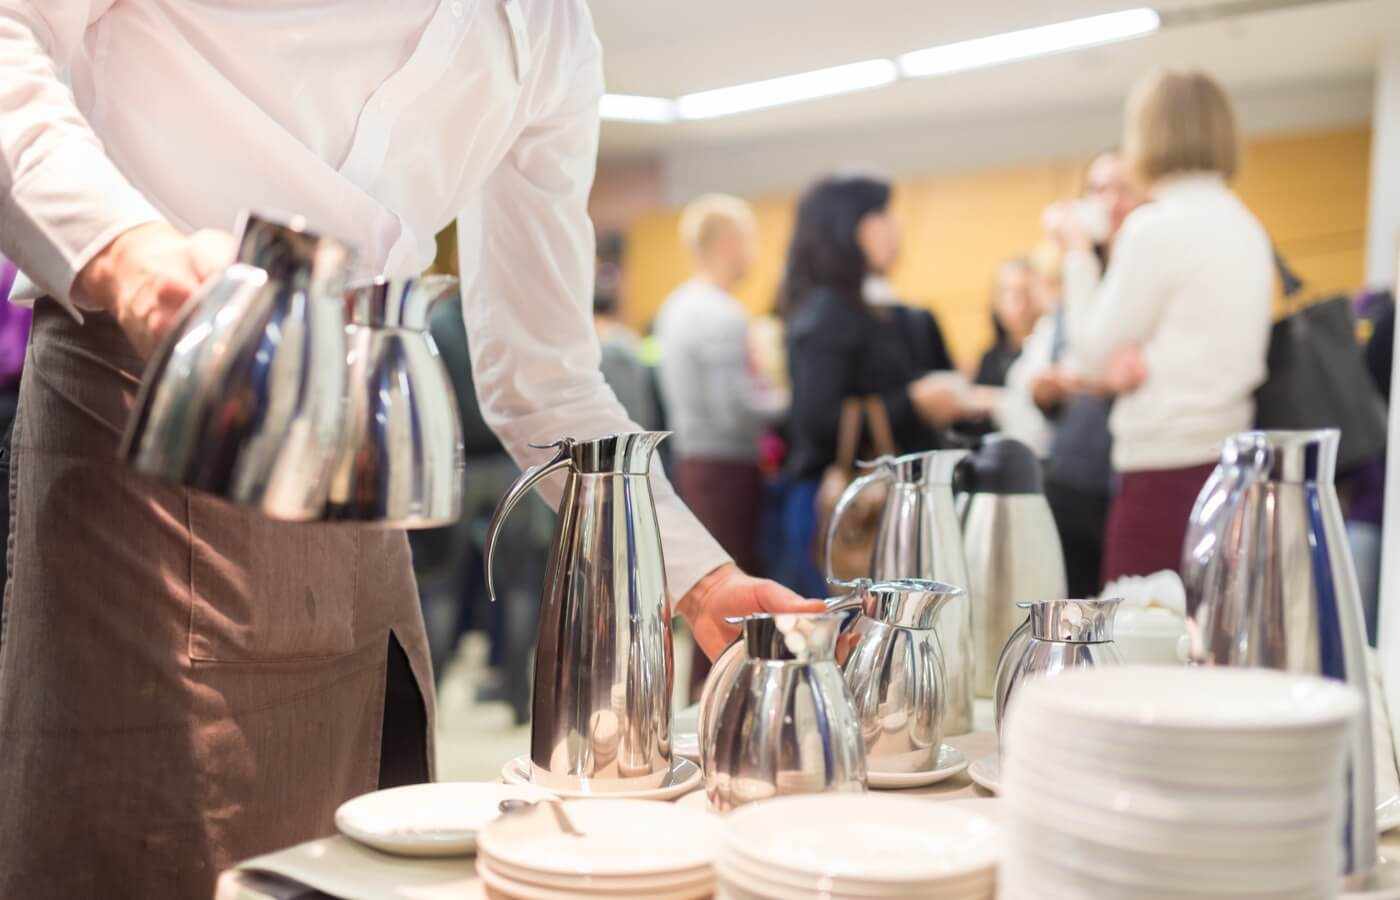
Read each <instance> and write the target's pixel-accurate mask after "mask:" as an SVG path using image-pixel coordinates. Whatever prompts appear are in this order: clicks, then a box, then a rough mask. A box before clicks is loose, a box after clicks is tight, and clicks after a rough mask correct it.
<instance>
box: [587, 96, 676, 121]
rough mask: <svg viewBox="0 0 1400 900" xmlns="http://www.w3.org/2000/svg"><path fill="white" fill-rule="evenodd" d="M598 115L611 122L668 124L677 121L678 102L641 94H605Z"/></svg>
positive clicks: (599, 102) (667, 98) (599, 105)
mask: <svg viewBox="0 0 1400 900" xmlns="http://www.w3.org/2000/svg"><path fill="white" fill-rule="evenodd" d="M598 115H599V116H601V117H602V118H603V119H604V120H606V121H609V122H650V123H662V124H664V123H666V122H674V121H675V120H676V101H674V100H672V99H670V98H669V97H643V96H641V95H639V94H604V95H603V98H602V99H601V100H600V101H598Z"/></svg>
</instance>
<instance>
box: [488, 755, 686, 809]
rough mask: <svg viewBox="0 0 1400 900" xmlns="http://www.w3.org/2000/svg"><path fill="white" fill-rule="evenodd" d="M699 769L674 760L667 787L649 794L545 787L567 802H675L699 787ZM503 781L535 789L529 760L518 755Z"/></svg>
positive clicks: (505, 769)
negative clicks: (596, 800)
mask: <svg viewBox="0 0 1400 900" xmlns="http://www.w3.org/2000/svg"><path fill="white" fill-rule="evenodd" d="M700 775H701V773H700V767H699V766H697V765H696V764H695V763H693V762H691V761H690V760H688V759H683V758H681V757H674V758H673V759H672V760H671V776H670V779H669V781H668V783H667V784H665V785H663V786H661V787H659V788H652V789H651V790H646V791H607V792H601V791H576V790H570V789H568V788H545V790H547V791H550V792H551V793H553V794H554V795H555V796H558V797H563V798H565V799H567V800H590V799H599V800H674V799H676V798H677V797H682V796H684V795H686V794H689V793H690V792H691V791H693V790H695V789H696V788H697V787H699V786H700ZM501 780H502V781H504V782H505V783H506V784H524V785H531V786H534V782H533V781H531V779H530V757H528V756H523V755H522V756H517V757H516V758H515V759H512V760H511V761H510V762H508V763H506V764H505V765H504V766H503V767H502V768H501Z"/></svg>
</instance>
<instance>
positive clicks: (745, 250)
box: [656, 195, 786, 571]
mask: <svg viewBox="0 0 1400 900" xmlns="http://www.w3.org/2000/svg"><path fill="white" fill-rule="evenodd" d="M681 238H682V240H683V241H684V242H685V245H686V247H687V248H688V249H689V250H690V252H691V255H692V257H693V259H694V264H695V274H694V276H693V277H692V278H691V279H690V280H689V281H686V282H685V283H684V284H682V285H680V286H679V287H677V288H676V289H675V290H674V291H673V292H672V293H671V295H670V296H669V297H668V298H667V299H666V302H665V303H664V304H663V306H662V308H661V312H660V314H659V315H658V316H657V320H656V336H657V339H658V341H659V342H660V346H661V360H660V376H661V394H662V398H663V400H664V402H665V405H666V409H667V412H668V414H669V417H670V421H671V427H672V428H673V430H674V431H675V438H674V447H673V451H674V453H675V458H676V482H677V487H678V489H679V490H680V494H681V497H682V498H683V499H684V500H685V501H686V503H687V504H688V505H689V506H690V508H691V510H692V511H694V513H695V514H696V516H698V517H699V519H700V521H701V522H702V523H704V524H705V527H706V528H708V529H709V530H710V533H711V534H713V535H714V536H715V537H716V538H718V540H719V542H720V544H721V545H722V546H723V547H724V549H725V550H726V551H727V552H728V553H729V554H730V555H731V556H733V557H734V561H735V562H736V563H738V564H739V565H740V566H741V567H743V568H744V570H745V571H754V570H755V567H756V565H757V558H756V557H757V549H756V545H757V535H756V526H757V523H758V519H759V504H760V500H761V497H762V479H761V476H760V473H759V468H758V436H759V432H760V431H761V430H762V428H763V427H764V425H765V424H767V423H768V422H770V421H772V420H774V419H776V418H777V417H778V416H780V415H781V414H782V412H783V410H784V409H785V408H786V397H785V394H784V393H783V392H781V391H779V390H777V389H775V388H772V387H770V386H768V385H766V384H764V383H763V380H762V379H761V378H760V377H759V376H758V374H757V373H756V371H755V369H754V367H753V366H751V365H750V360H749V349H748V316H747V315H746V313H745V311H744V307H743V306H742V304H740V302H739V301H738V300H737V299H735V297H734V296H733V295H732V294H731V293H730V291H732V290H733V288H734V286H735V285H736V284H738V282H739V281H741V280H742V279H743V278H744V276H745V275H746V274H747V273H748V270H749V267H750V266H751V265H752V262H753V258H754V245H755V243H756V229H755V225H754V218H753V213H752V211H751V210H750V209H749V207H748V205H747V204H746V203H744V201H742V200H740V199H738V198H737V197H728V196H722V195H708V196H705V197H701V198H699V199H698V200H695V201H694V202H692V203H691V204H690V205H689V206H688V207H686V210H685V212H684V213H683V215H682V217H681Z"/></svg>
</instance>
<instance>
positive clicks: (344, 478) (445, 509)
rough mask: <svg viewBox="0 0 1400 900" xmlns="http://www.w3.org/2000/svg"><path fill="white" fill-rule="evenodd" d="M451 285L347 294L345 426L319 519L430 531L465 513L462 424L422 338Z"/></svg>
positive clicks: (429, 342) (371, 285)
mask: <svg viewBox="0 0 1400 900" xmlns="http://www.w3.org/2000/svg"><path fill="white" fill-rule="evenodd" d="M456 286H457V279H455V278H453V277H451V276H449V275H428V276H425V277H422V278H395V279H390V278H383V277H380V278H375V279H373V280H371V281H367V282H363V283H360V284H356V285H352V286H351V288H350V290H349V291H347V292H346V295H345V312H346V318H347V319H348V320H349V324H348V325H346V328H345V336H346V343H347V344H348V355H347V357H346V365H347V367H348V372H349V389H348V394H347V397H346V412H345V419H346V421H345V429H344V434H343V440H342V444H341V447H340V453H339V457H338V458H337V460H336V465H335V469H334V471H333V473H332V476H331V485H330V495H329V497H328V498H327V502H326V511H325V513H324V516H323V517H324V518H326V519H331V520H342V521H351V522H363V523H373V524H375V525H381V526H387V527H391V528H432V527H434V526H438V525H447V524H450V523H452V522H455V521H457V519H458V518H459V517H460V516H461V515H462V478H463V473H464V471H465V467H466V458H465V454H464V452H463V446H462V425H461V422H460V421H459V419H458V415H457V402H456V395H455V393H454V392H453V390H452V379H451V378H450V376H449V375H448V372H447V367H446V366H445V365H443V362H442V357H441V356H439V355H438V351H437V345H436V344H434V343H433V338H432V335H431V334H429V333H428V317H429V315H430V313H431V311H432V308H433V306H434V304H436V303H437V302H438V301H439V300H441V299H443V298H444V297H446V296H448V295H449V294H451V292H452V291H453V289H454V288H455V287H456Z"/></svg>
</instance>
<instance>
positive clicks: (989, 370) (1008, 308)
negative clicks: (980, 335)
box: [973, 257, 1040, 387]
mask: <svg viewBox="0 0 1400 900" xmlns="http://www.w3.org/2000/svg"><path fill="white" fill-rule="evenodd" d="M1034 279H1035V272H1034V271H1033V270H1032V269H1031V264H1030V260H1028V259H1026V258H1025V257H1016V258H1015V259H1008V260H1006V261H1005V262H1003V263H1002V264H1001V265H1000V266H997V277H996V285H995V286H994V288H993V291H992V330H993V332H994V333H995V335H996V340H995V341H994V342H993V344H992V346H991V347H988V348H987V352H986V353H983V354H982V361H981V362H980V363H979V364H978V366H977V376H976V377H975V378H973V382H974V383H975V384H985V385H989V386H991V387H1005V386H1006V373H1007V370H1009V369H1010V368H1011V364H1012V363H1014V362H1015V361H1016V357H1018V356H1020V355H1021V345H1022V344H1024V343H1025V341H1026V338H1027V337H1029V336H1030V333H1031V329H1032V328H1034V327H1035V323H1036V320H1037V319H1038V318H1040V310H1039V308H1038V305H1037V303H1036V299H1035V295H1034V291H1033V287H1034V283H1033V282H1034Z"/></svg>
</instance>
